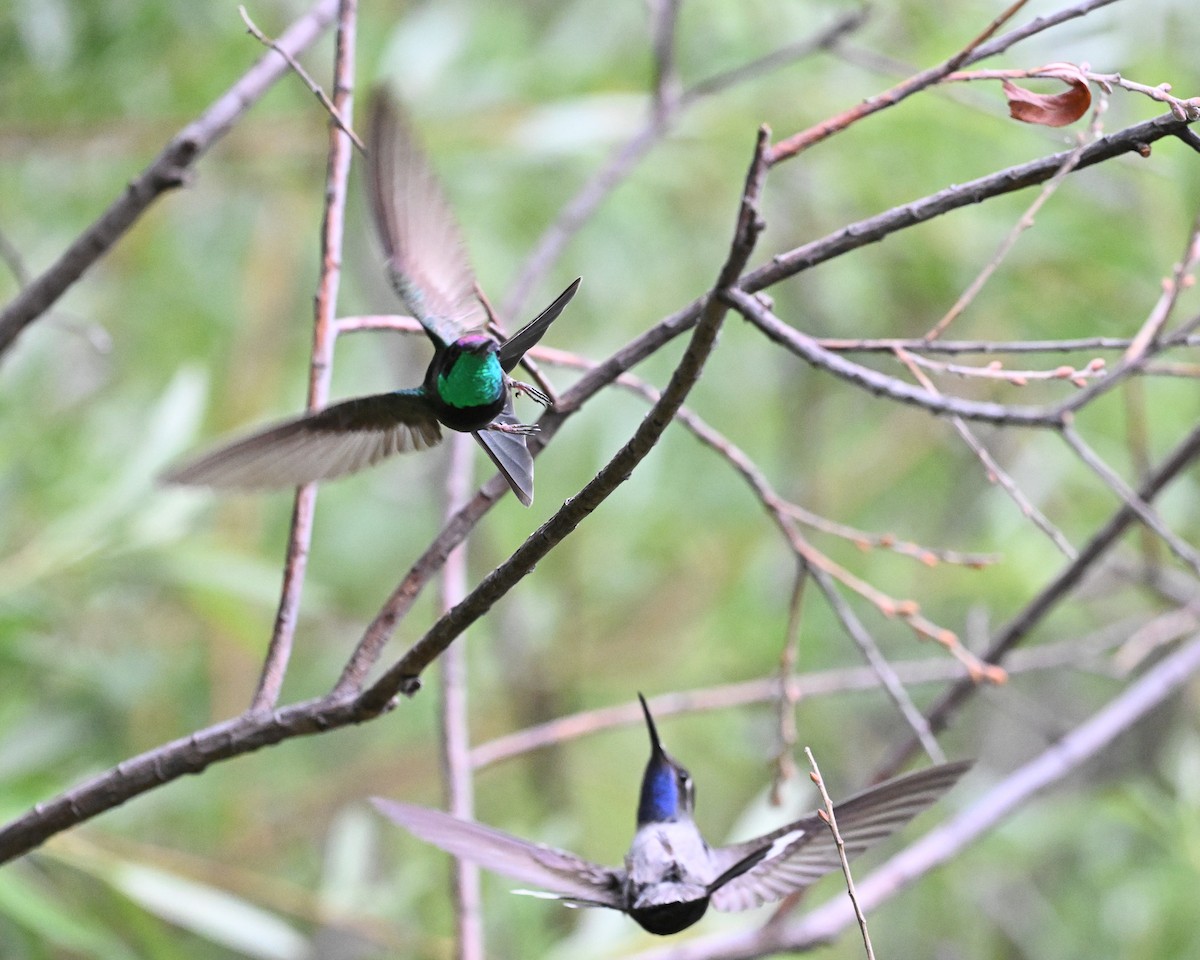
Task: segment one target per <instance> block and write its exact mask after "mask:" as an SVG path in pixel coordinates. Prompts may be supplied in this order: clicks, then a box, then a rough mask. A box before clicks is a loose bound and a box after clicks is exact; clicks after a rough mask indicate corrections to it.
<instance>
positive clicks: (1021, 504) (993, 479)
mask: <svg viewBox="0 0 1200 960" xmlns="http://www.w3.org/2000/svg"><path fill="white" fill-rule="evenodd" d="M896 356H897V357H899V359H900V361H901V362H902V363H904V364H905V365H906V366H907V367H908V369H909V370H910V371H911V372H912V375H913V376H914V377H915V378H916V379H917V382H918V383H920V384H921V386H923V387H924V388H925V389H926V390H928V391H929V392H930V393H934V394H937V393H939V392H940V391H939V390H938V388H937V387H936V386H934V384H933V381H931V380H930V379H929V378H928V377H927V376H925V374H924V372H922V370H921V369H920V367H918V366H917V365H916V364H915V363H913V362H912V357H911V356H910V355H909V354H908V352H907V351H905V350H897V351H896ZM950 423H951V425H952V426H953V427H954V429H955V430H956V431H957V432H958V435H959V436H960V437H962V439H963V442H964V443H965V444H966V445H967V446H968V447H969V448H970V450H971V452H972V453H973V454H975V456H976V458H978V460H979V462H980V463H982V464H983V468H984V470H986V471H987V480H988V482H989V483H995V484H999V485H1000V489H1002V490H1003V491H1004V492H1005V493H1007V494H1008V496H1009V498H1010V499H1011V500H1012V501H1013V503H1015V504H1016V505H1017V509H1018V510H1020V511H1021V516H1023V517H1027V518H1028V519H1029V520H1031V521H1033V524H1034V526H1036V527H1037V528H1038V529H1039V530H1041V531H1042V533H1044V534H1045V535H1046V536H1047V537H1049V538H1050V542H1051V543H1053V544H1054V545H1055V546H1056V547H1058V549H1059V550H1060V551H1061V552H1062V554H1063V555H1064V556H1065V557H1067V559H1074V557H1075V548H1074V547H1073V546H1071V542H1070V541H1069V540H1068V539H1067V538H1066V536H1065V535H1064V534H1063V532H1062V531H1061V530H1059V529H1058V527H1056V526H1055V525H1054V524H1053V523H1051V522H1050V518H1049V517H1047V516H1046V515H1045V514H1044V513H1042V511H1041V510H1039V509H1038V508H1037V507H1035V506H1034V505H1033V502H1032V501H1030V499H1029V498H1028V497H1026V496H1025V494H1024V493H1023V492H1022V491H1021V488H1020V487H1018V486H1017V483H1016V481H1015V480H1013V478H1012V477H1010V476H1009V475H1008V472H1007V471H1006V470H1004V468H1002V467H1001V466H1000V464H999V463H997V462H996V458H995V457H993V456H992V454H991V451H989V450H988V448H987V447H985V446H984V445H983V443H982V442H981V441H980V440H979V438H978V437H976V436H975V434H974V433H972V432H971V428H970V427H968V426H967V424H966V421H965V420H963V418H962V417H951V418H950Z"/></svg>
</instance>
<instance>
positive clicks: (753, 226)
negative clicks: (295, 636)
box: [359, 127, 770, 710]
mask: <svg viewBox="0 0 1200 960" xmlns="http://www.w3.org/2000/svg"><path fill="white" fill-rule="evenodd" d="M769 136H770V131H769V130H768V129H767V128H766V127H762V128H760V129H759V132H758V140H757V142H756V144H755V152H754V159H753V161H752V162H751V165H750V170H749V172H748V173H747V175H746V185H745V188H744V190H743V193H742V202H741V207H740V209H739V213H738V220H737V226H736V229H735V231H734V238H733V244H732V247H731V249H730V252H729V256H728V258H727V259H726V261H725V264H724V266H723V267H722V268H721V272H720V274H719V276H718V277H717V282H716V285H715V286H714V288H713V292H712V294H710V295H709V296H708V297H706V298H705V301H704V308H703V310H702V312H701V317H700V321H699V323H697V324H696V329H695V330H694V331H693V333H692V338H691V341H690V342H689V343H688V347H687V350H686V351H684V354H683V357H682V358H681V359H680V361H679V364H678V366H677V367H676V368H675V372H674V374H673V375H672V376H671V381H670V383H669V384H668V385H667V388H666V389H665V390H664V391H663V394H662V397H661V398H660V399H659V402H658V403H656V404H655V405H654V406H653V407H652V408H651V409H650V411H649V413H647V414H646V417H645V419H644V420H642V422H641V424H639V425H638V428H637V430H636V431H635V432H634V434H633V436H632V437H630V439H629V441H628V442H627V443H626V444H625V446H623V447H622V448H621V449H620V450H619V451H618V452H617V454H616V455H615V456H614V457H613V458H612V460H610V461H609V462H608V463H607V464H606V465H605V466H604V468H603V469H602V470H601V471H600V472H599V473H598V474H597V475H596V476H595V478H593V479H592V480H591V481H590V482H589V483H587V484H585V485H584V487H583V489H582V490H580V491H579V493H578V494H577V495H576V496H574V497H572V498H571V499H570V500H568V501H567V502H566V503H565V504H563V506H562V507H560V508H559V510H558V511H557V512H556V513H555V514H554V515H553V516H552V517H551V518H550V519H549V520H547V521H546V522H545V523H544V524H542V526H541V527H539V528H538V529H537V530H535V531H534V532H533V533H532V534H531V535H530V536H529V538H528V539H527V540H526V541H525V542H524V543H523V544H522V545H521V546H520V547H518V548H517V549H516V551H514V553H513V554H512V556H510V557H509V558H508V559H507V560H506V561H504V562H503V563H502V564H500V566H498V567H497V568H496V569H495V570H493V571H492V572H491V573H490V574H488V576H486V577H485V578H484V579H483V581H482V582H481V583H480V584H479V586H477V587H476V588H475V589H474V590H473V591H472V592H471V593H470V594H469V595H468V596H467V597H466V598H465V599H464V600H463V601H462V602H461V603H459V604H458V605H457V606H455V607H454V608H453V609H452V610H450V611H449V612H448V613H446V614H445V615H444V616H443V617H441V619H439V620H438V621H437V622H436V623H435V624H434V625H433V626H432V627H431V628H430V629H429V630H428V632H426V634H425V635H424V636H423V637H422V638H421V639H420V640H418V641H417V642H416V643H415V644H413V646H412V647H411V648H410V649H409V651H408V652H407V653H406V654H405V655H404V656H402V657H401V658H400V659H399V660H398V661H397V662H396V663H395V664H393V665H392V667H391V668H390V669H389V670H388V671H387V672H386V673H385V674H384V675H383V677H382V678H381V679H380V680H379V681H378V682H377V683H376V684H375V685H374V686H372V687H371V688H369V689H368V690H366V691H365V692H364V693H363V694H362V695H361V697H360V698H359V700H360V702H361V703H362V705H363V706H364V707H365V708H366V709H368V710H373V709H382V708H383V707H384V705H385V704H387V703H389V702H390V701H391V700H392V698H393V697H395V696H396V695H397V694H398V693H406V694H412V693H414V692H415V691H416V690H417V689H418V688H419V686H420V682H419V680H418V677H419V676H420V674H421V672H422V671H423V670H424V669H425V667H427V666H428V665H429V664H430V663H432V662H433V661H434V660H435V659H436V658H437V657H438V656H439V655H440V654H441V653H442V652H443V651H444V650H445V649H446V648H447V647H449V646H450V644H451V643H453V642H454V640H455V638H457V637H458V635H459V634H460V633H462V631H463V630H465V629H466V628H467V627H468V626H470V625H471V624H472V623H474V622H475V621H476V620H478V619H479V618H480V617H481V616H483V615H484V614H485V613H486V612H487V611H488V610H490V609H491V607H492V605H493V604H494V603H495V602H496V601H497V600H499V599H500V598H501V597H502V596H504V595H505V594H506V593H507V592H508V591H509V590H511V589H512V587H513V586H515V585H516V584H517V583H518V582H519V581H520V580H521V579H523V578H524V577H525V576H526V575H527V574H528V573H529V572H530V571H531V570H532V569H533V568H534V566H535V565H536V564H537V562H538V561H539V560H541V559H542V558H543V557H544V556H545V555H546V554H547V553H549V552H550V550H552V549H553V548H554V547H555V546H556V545H557V544H558V543H560V542H561V541H562V540H563V538H565V537H566V536H568V535H569V534H570V533H571V532H572V531H573V530H574V529H575V528H576V527H577V526H578V525H579V524H580V523H581V522H582V521H583V520H584V519H585V518H586V517H587V516H588V515H589V514H590V513H591V512H592V511H593V510H595V509H596V508H597V507H598V506H599V505H600V504H601V503H603V502H604V500H606V499H607V498H608V496H609V495H610V494H611V493H612V492H613V491H614V490H616V489H617V487H619V486H620V485H621V484H622V483H624V482H625V481H626V480H628V479H629V476H630V474H631V473H632V472H633V470H634V468H635V467H636V466H637V465H638V464H639V463H641V461H642V460H643V459H645V457H646V455H647V454H648V453H649V452H650V451H651V450H652V449H654V447H655V445H656V444H657V443H658V440H659V438H660V437H661V436H662V434H663V432H664V431H665V430H666V428H667V426H668V425H669V424H670V423H671V421H672V419H673V418H674V416H675V414H676V412H677V411H678V410H679V408H680V407H681V406H682V405H683V401H684V400H685V399H686V398H687V395H688V394H689V393H690V392H691V390H692V387H693V386H695V384H696V381H697V380H698V379H699V378H700V373H701V371H702V370H703V368H704V363H705V361H706V360H707V359H708V355H709V354H710V353H711V352H712V349H713V347H714V346H716V340H717V332H718V330H720V327H721V321H722V320H723V319H724V317H725V313H726V312H727V310H728V307H727V306H726V303H725V300H724V298H723V297H721V296H719V294H720V293H721V292H723V291H725V290H726V289H728V287H729V285H730V284H732V283H735V282H736V281H737V278H738V275H739V274H740V273H741V271H742V270H743V269H744V268H745V265H746V261H747V260H748V259H749V257H750V253H751V251H753V249H754V244H755V241H756V240H757V239H758V235H759V233H761V231H762V229H763V223H762V220H761V219H760V217H759V213H758V201H759V196H760V195H761V192H762V186H763V181H764V180H765V178H766V169H767V168H766V163H765V161H764V157H765V154H766V149H767V142H768V139H769Z"/></svg>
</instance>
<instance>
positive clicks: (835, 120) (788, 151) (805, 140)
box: [770, 0, 1028, 166]
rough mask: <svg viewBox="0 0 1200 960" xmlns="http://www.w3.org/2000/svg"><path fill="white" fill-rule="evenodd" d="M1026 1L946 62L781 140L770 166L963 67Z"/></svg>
mask: <svg viewBox="0 0 1200 960" xmlns="http://www.w3.org/2000/svg"><path fill="white" fill-rule="evenodd" d="M1027 2H1028V0H1016V2H1014V3H1013V4H1012V5H1011V6H1009V7H1008V9H1006V10H1005V11H1004V12H1003V13H1001V14H1000V16H998V17H997V18H996V19H995V20H993V21H992V22H991V23H990V24H989V25H988V26H987V28H986V29H985V30H984V31H983V32H982V33H981V34H979V35H978V36H977V37H975V39H974V40H972V41H971V42H970V43H968V44H967V45H966V46H965V47H963V48H962V49H961V50H959V52H958V53H956V54H955V55H954V56H952V57H951V58H950V59H949V60H946V61H945V62H943V63H941V64H938V65H937V66H935V67H931V68H929V69H928V70H923V71H921V72H920V73H918V74H915V75H914V76H911V77H909V78H908V79H907V80H903V81H901V82H900V83H898V84H896V85H895V86H894V87H892V88H891V89H889V90H885V91H884V92H883V93H880V94H876V95H875V96H873V97H867V98H866V99H865V100H863V101H862V102H861V103H857V104H855V105H854V106H853V107H851V108H849V109H848V110H845V111H843V112H842V113H839V114H837V115H836V116H834V117H831V118H830V119H828V120H824V121H822V122H821V123H818V124H816V125H815V126H812V127H809V128H808V129H807V130H803V131H801V132H800V133H797V134H794V135H792V136H790V137H785V138H784V139H783V140H780V141H779V142H778V143H776V144H775V145H774V146H773V147H772V148H771V156H770V163H771V165H772V166H774V165H775V164H777V163H781V162H782V161H784V160H787V159H789V158H791V157H794V156H796V154H798V153H801V152H802V151H804V150H807V149H808V148H809V147H811V146H813V145H814V144H818V143H820V142H821V141H822V140H828V139H829V138H830V137H832V136H833V135H834V134H837V133H841V132H842V131H843V130H845V129H846V128H847V127H850V126H852V125H853V124H855V123H857V122H858V121H859V120H862V119H863V118H865V117H869V116H870V115H871V114H873V113H878V112H879V111H880V110H885V109H887V108H888V107H894V106H895V105H896V104H898V103H899V102H900V101H901V100H904V99H906V98H908V97H910V96H912V95H913V94H914V93H917V92H919V91H921V90H924V89H925V88H926V87H928V86H931V85H932V84H935V83H937V82H938V81H939V80H940V79H941V78H943V77H944V76H946V75H947V74H949V73H952V72H953V71H955V70H957V69H958V68H959V67H961V66H962V65H963V64H964V63H967V62H969V60H970V59H971V54H972V53H973V52H975V51H976V50H977V49H978V48H979V47H980V46H981V45H982V44H983V43H984V41H986V40H988V39H990V38H991V37H992V35H993V34H995V32H996V31H997V30H999V29H1000V27H1002V26H1003V25H1004V24H1005V23H1007V22H1008V21H1009V20H1010V19H1012V18H1013V17H1014V16H1016V14H1017V12H1018V11H1019V10H1020V9H1021V7H1023V6H1025V4H1026V3H1027Z"/></svg>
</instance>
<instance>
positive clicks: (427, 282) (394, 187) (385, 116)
mask: <svg viewBox="0 0 1200 960" xmlns="http://www.w3.org/2000/svg"><path fill="white" fill-rule="evenodd" d="M368 137H369V142H370V152H369V153H368V155H367V177H366V181H367V200H368V202H369V204H370V207H371V213H372V214H373V215H374V219H375V226H376V228H377V230H378V232H379V240H380V242H381V243H382V244H383V252H384V254H385V255H386V257H387V272H388V279H389V280H390V281H391V284H392V287H393V288H394V289H395V291H396V293H397V294H398V295H399V297H400V299H401V300H403V301H404V305H405V306H406V307H408V309H409V311H410V312H411V313H412V315H413V316H414V317H416V318H417V319H418V320H419V321H420V322H421V326H423V327H424V328H425V332H426V333H428V334H429V337H430V339H431V340H433V342H434V346H436V347H446V346H448V345H449V344H451V343H453V342H454V341H455V340H457V339H458V338H459V337H461V336H462V335H463V334H464V333H465V332H467V331H468V330H474V329H477V328H479V327H482V326H483V324H484V321H485V319H486V318H485V315H484V311H483V306H482V305H481V304H480V302H479V298H478V297H477V296H476V295H475V274H474V272H473V271H472V270H471V264H470V261H469V260H468V259H467V251H466V248H465V247H464V246H463V241H462V236H461V234H460V233H459V230H458V224H457V223H456V222H455V220H454V214H453V213H451V211H450V204H449V203H447V202H446V197H445V194H443V193H442V188H441V185H440V184H439V183H438V181H437V178H436V177H435V176H434V175H433V171H432V170H431V169H430V167H429V163H428V161H427V160H426V159H425V155H424V154H423V153H422V152H421V148H420V146H419V145H418V144H417V140H416V137H415V136H414V134H413V131H412V128H411V127H410V126H409V125H408V121H407V120H406V119H405V118H404V116H403V115H402V114H401V112H400V108H399V107H398V106H397V105H396V103H395V102H394V101H393V100H392V99H391V98H390V97H389V96H388V95H387V94H386V93H384V92H383V91H377V92H376V94H375V96H374V98H373V99H372V101H371V117H370V131H369V134H368Z"/></svg>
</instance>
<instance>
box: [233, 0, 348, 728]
mask: <svg viewBox="0 0 1200 960" xmlns="http://www.w3.org/2000/svg"><path fill="white" fill-rule="evenodd" d="M357 22H358V3H357V0H341V3H340V5H339V8H338V29H337V40H336V44H335V52H334V66H333V77H334V96H335V97H336V98H337V106H338V109H340V110H344V111H349V110H350V109H351V106H352V104H353V102H354V44H355V30H356V26H357ZM280 52H281V53H282V52H283V51H280ZM284 55H285V56H286V54H284ZM352 156H353V154H352V152H351V150H350V147H349V145H348V141H347V138H346V136H345V131H344V130H343V129H342V128H341V127H340V126H336V127H333V126H331V127H330V131H329V160H328V166H327V172H326V177H325V191H324V196H325V216H324V217H323V218H322V221H321V223H322V227H321V273H320V276H319V278H318V280H317V294H316V297H315V298H314V300H313V335H312V336H313V339H312V353H311V358H310V360H309V366H308V409H309V410H317V409H319V408H321V407H323V406H325V404H326V403H328V402H329V384H330V382H331V380H332V377H333V347H334V343H335V341H336V340H337V326H336V325H335V324H334V317H335V316H336V315H337V296H338V287H339V285H340V284H341V276H342V244H343V240H344V236H345V229H346V196H347V193H348V184H349V180H350V160H351V157H352ZM316 509H317V485H316V484H315V483H314V484H307V485H306V486H303V487H300V488H299V489H298V490H297V491H296V498H295V502H294V504H293V506H292V523H291V528H290V530H289V532H288V545H287V555H286V557H285V559H284V565H283V571H284V574H283V587H282V590H281V591H280V597H279V607H278V609H277V610H276V613H275V625H274V628H273V629H272V631H271V640H270V642H269V644H268V646H267V655H266V658H265V660H264V661H263V667H262V673H261V674H260V676H259V680H258V686H257V688H256V689H255V691H254V698H253V700H252V701H251V704H250V709H251V710H252V711H258V710H270V709H272V708H273V707H274V706H275V704H276V703H278V701H279V691H280V689H281V688H282V686H283V678H284V674H285V673H286V672H287V666H288V660H289V659H290V658H291V653H292V643H293V640H294V639H295V635H296V623H297V620H298V619H299V615H300V598H301V595H302V593H303V590H304V574H305V570H306V569H307V567H308V552H309V547H310V546H311V545H312V532H313V521H314V519H315V516H316Z"/></svg>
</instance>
